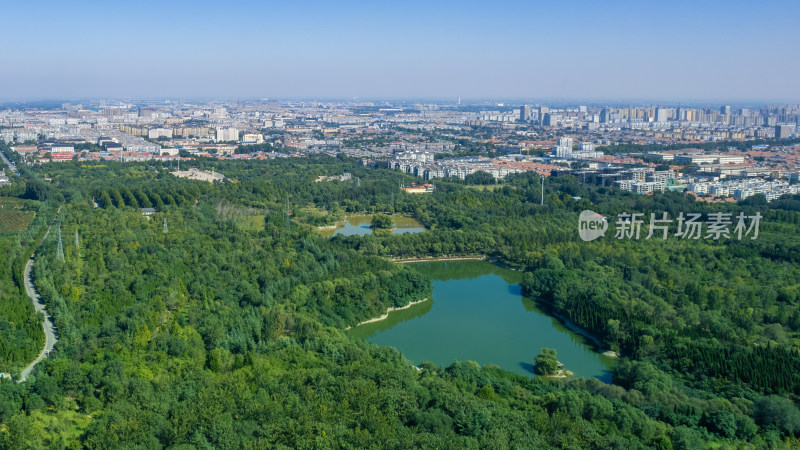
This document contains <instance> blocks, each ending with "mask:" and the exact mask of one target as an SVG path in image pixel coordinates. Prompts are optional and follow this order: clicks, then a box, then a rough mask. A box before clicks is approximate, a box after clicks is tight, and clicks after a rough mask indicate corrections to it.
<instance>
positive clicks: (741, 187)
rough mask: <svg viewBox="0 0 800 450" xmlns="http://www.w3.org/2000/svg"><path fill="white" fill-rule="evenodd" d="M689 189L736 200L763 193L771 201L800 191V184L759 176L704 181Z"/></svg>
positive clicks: (697, 192)
mask: <svg viewBox="0 0 800 450" xmlns="http://www.w3.org/2000/svg"><path fill="white" fill-rule="evenodd" d="M688 189H689V191H691V192H694V193H696V194H708V195H711V196H713V197H732V198H733V199H734V200H743V199H746V198H747V197H751V196H753V195H756V194H763V195H764V196H765V197H766V199H767V201H771V200H775V199H776V198H779V197H781V196H782V195H786V194H798V193H800V184H790V183H789V182H788V181H775V180H772V181H770V180H765V179H762V178H757V179H752V180H730V181H703V182H697V183H692V184H689V186H688Z"/></svg>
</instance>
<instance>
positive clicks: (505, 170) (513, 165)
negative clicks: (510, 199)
mask: <svg viewBox="0 0 800 450" xmlns="http://www.w3.org/2000/svg"><path fill="white" fill-rule="evenodd" d="M413 155H414V156H415V157H413V158H409V157H408V152H403V153H398V154H397V155H396V157H395V159H392V160H389V161H388V163H387V167H388V168H390V169H394V170H399V171H401V172H404V173H407V174H409V175H414V176H417V177H420V178H422V179H424V180H433V179H436V178H451V177H452V178H459V179H462V180H463V179H465V178H466V177H467V175H472V174H474V173H478V172H486V173H488V174H489V175H491V176H492V177H494V178H495V179H497V180H501V179H503V178H505V177H506V176H507V175H509V174H512V173H522V172H536V173H539V174H543V175H550V171H552V170H554V169H558V168H559V167H558V166H553V165H549V164H542V163H538V162H535V161H533V160H531V159H530V158H528V157H525V156H521V155H517V156H507V157H500V158H488V157H483V156H481V157H466V158H445V159H439V160H435V161H434V160H433V158H432V155H430V154H427V155H426V154H425V153H413Z"/></svg>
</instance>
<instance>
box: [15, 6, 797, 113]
mask: <svg viewBox="0 0 800 450" xmlns="http://www.w3.org/2000/svg"><path fill="white" fill-rule="evenodd" d="M5 15H6V16H7V17H17V18H20V20H11V21H6V23H5V24H4V26H3V28H2V30H1V31H0V38H2V39H3V41H4V42H6V45H5V49H4V51H3V64H2V67H0V81H3V83H2V88H0V100H22V99H78V98H101V97H115V98H162V97H170V98H179V97H191V98H264V97H268V98H291V97H302V98H315V97H317V98H373V99H374V98H430V99H456V98H458V97H462V98H464V99H465V100H467V99H498V98H513V99H550V100H557V99H563V100H582V101H590V100H597V101H608V102H611V101H620V102H624V101H635V100H652V101H707V102H715V101H718V102H728V103H734V104H736V103H737V102H739V103H747V102H763V103H767V102H773V101H774V102H777V101H780V102H793V101H797V100H800V87H798V84H797V83H796V74H797V73H798V69H800V62H799V61H800V60H798V58H797V57H796V56H797V48H798V44H800V39H799V38H798V34H797V33H796V20H797V17H798V16H800V4H798V3H797V2H791V1H767V2H760V3H759V4H758V5H754V4H753V3H751V2H744V1H728V2H720V1H711V2H688V1H679V2H663V3H659V4H653V3H651V2H632V1H624V2H612V3H605V2H590V1H578V2H569V3H568V4H561V3H558V2H546V3H545V2H541V3H540V2H505V3H502V4H499V5H498V4H493V3H489V2H472V1H470V2H438V3H436V4H430V3H428V2H419V1H411V2H403V3H402V4H392V5H384V4H380V3H376V2H352V1H348V2H335V3H323V2H281V3H273V2H264V3H262V2H255V1H233V2H227V3H225V4H216V3H212V2H205V1H201V2H188V1H176V2H169V3H160V2H153V1H143V2H135V3H117V2H108V3H103V2H89V1H81V2H68V3H67V2H64V3H52V2H13V3H11V4H8V5H6V7H5ZM26 18H27V20H25V19H26Z"/></svg>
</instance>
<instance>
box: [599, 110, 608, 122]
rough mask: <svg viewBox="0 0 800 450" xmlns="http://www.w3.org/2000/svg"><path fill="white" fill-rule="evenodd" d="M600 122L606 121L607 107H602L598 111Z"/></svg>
mask: <svg viewBox="0 0 800 450" xmlns="http://www.w3.org/2000/svg"><path fill="white" fill-rule="evenodd" d="M600 123H608V108H603V110H602V111H600Z"/></svg>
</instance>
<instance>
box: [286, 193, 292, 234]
mask: <svg viewBox="0 0 800 450" xmlns="http://www.w3.org/2000/svg"><path fill="white" fill-rule="evenodd" d="M290 227H291V219H290V218H289V197H286V231H289V229H290Z"/></svg>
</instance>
